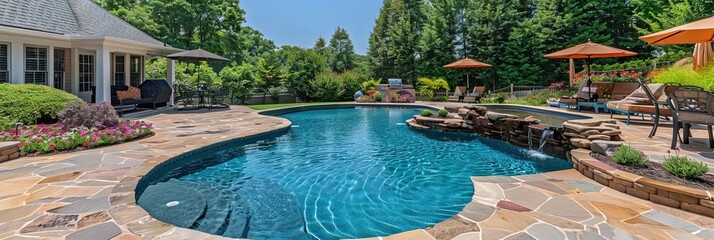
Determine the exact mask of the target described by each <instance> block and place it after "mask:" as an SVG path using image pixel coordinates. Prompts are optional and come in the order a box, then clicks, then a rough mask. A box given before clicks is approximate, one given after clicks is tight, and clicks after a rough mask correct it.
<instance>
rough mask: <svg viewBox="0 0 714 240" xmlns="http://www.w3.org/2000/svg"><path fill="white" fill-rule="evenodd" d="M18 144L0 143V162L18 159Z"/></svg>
mask: <svg viewBox="0 0 714 240" xmlns="http://www.w3.org/2000/svg"><path fill="white" fill-rule="evenodd" d="M19 144H20V143H18V142H0V162H4V161H8V160H13V159H15V158H19V157H20V147H19Z"/></svg>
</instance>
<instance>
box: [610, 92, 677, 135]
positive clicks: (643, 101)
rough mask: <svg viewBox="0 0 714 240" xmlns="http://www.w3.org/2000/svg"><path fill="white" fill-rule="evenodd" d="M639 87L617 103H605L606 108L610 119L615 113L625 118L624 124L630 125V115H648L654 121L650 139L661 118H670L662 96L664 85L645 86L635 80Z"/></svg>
mask: <svg viewBox="0 0 714 240" xmlns="http://www.w3.org/2000/svg"><path fill="white" fill-rule="evenodd" d="M637 84H638V85H639V86H640V87H638V88H637V90H635V91H634V92H632V93H630V95H628V96H627V97H625V98H624V99H622V100H619V101H609V102H607V107H608V108H609V109H610V118H612V117H613V116H614V115H615V113H618V114H623V115H626V116H627V121H626V124H628V125H629V124H630V122H631V121H630V118H631V116H632V115H642V118H643V119H644V115H650V116H651V117H652V119H653V120H654V127H653V128H652V130H651V131H650V137H652V136H654V134H655V132H656V131H657V127H658V125H659V118H660V117H661V116H671V114H672V113H671V112H670V110H669V108H668V107H667V104H666V102H667V101H666V95H664V89H665V86H664V84H658V83H651V84H645V83H644V82H642V80H637Z"/></svg>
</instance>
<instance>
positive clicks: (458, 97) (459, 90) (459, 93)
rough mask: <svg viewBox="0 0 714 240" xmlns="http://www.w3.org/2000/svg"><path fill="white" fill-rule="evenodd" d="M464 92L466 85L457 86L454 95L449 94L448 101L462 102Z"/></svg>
mask: <svg viewBox="0 0 714 240" xmlns="http://www.w3.org/2000/svg"><path fill="white" fill-rule="evenodd" d="M465 93H466V87H464V86H457V87H456V89H454V95H451V96H449V99H448V101H449V102H463V101H464V94H465Z"/></svg>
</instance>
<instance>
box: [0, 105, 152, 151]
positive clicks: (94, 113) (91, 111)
mask: <svg viewBox="0 0 714 240" xmlns="http://www.w3.org/2000/svg"><path fill="white" fill-rule="evenodd" d="M57 117H58V119H59V123H56V124H38V125H27V126H22V127H20V128H18V129H11V130H7V131H0V142H2V141H17V142H20V143H19V145H18V147H19V148H20V154H21V155H23V156H34V155H39V154H47V153H57V152H63V151H73V150H83V149H90V148H96V147H100V146H106V145H113V144H118V143H123V142H128V141H132V140H135V139H139V138H143V137H147V136H150V135H153V134H154V132H153V131H152V129H153V126H152V124H150V123H146V122H144V121H131V120H126V121H120V120H119V117H118V116H117V114H116V111H114V109H113V108H112V107H111V105H109V104H106V103H104V104H97V105H95V104H85V103H70V104H67V106H65V108H64V109H63V110H62V111H61V112H60V113H59V114H58V115H57Z"/></svg>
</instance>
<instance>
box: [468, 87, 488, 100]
mask: <svg viewBox="0 0 714 240" xmlns="http://www.w3.org/2000/svg"><path fill="white" fill-rule="evenodd" d="M484 92H486V87H484V86H476V87H474V89H473V91H472V92H471V93H469V95H468V96H465V97H464V102H471V103H475V102H481V98H482V97H483V93H484Z"/></svg>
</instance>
